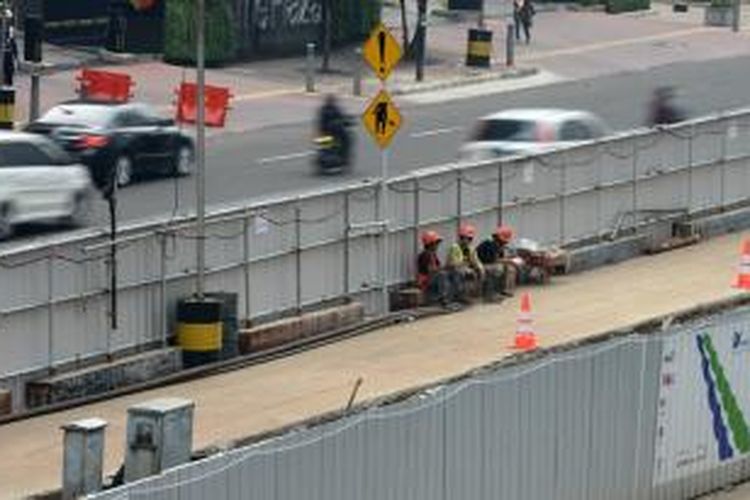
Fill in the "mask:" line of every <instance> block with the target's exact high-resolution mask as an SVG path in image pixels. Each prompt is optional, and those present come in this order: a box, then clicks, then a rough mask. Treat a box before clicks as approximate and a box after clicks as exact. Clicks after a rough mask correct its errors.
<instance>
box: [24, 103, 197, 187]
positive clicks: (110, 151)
mask: <svg viewBox="0 0 750 500" xmlns="http://www.w3.org/2000/svg"><path fill="white" fill-rule="evenodd" d="M26 130H27V131H28V132H32V133H36V134H42V135H46V136H49V137H50V138H51V139H53V140H55V141H56V142H58V143H59V144H60V145H62V146H63V147H64V148H65V149H66V150H68V151H69V152H71V153H72V154H74V155H75V156H77V157H78V158H79V159H80V161H81V162H82V163H83V164H85V165H86V166H88V168H89V170H90V171H91V176H92V178H93V180H94V183H95V184H96V185H97V187H99V188H100V189H101V190H102V191H104V192H105V194H106V193H107V192H108V191H110V190H111V188H112V186H113V183H112V180H113V179H114V180H115V181H116V182H117V186H118V187H124V186H127V185H128V184H130V183H131V182H133V181H134V180H135V179H138V178H142V177H146V176H150V175H154V174H158V175H179V176H182V175H189V174H190V173H191V171H192V168H193V141H192V139H191V138H190V137H189V136H187V135H185V134H184V133H183V132H182V131H181V130H180V129H179V128H178V127H177V126H176V125H175V122H174V120H172V119H169V118H163V117H161V116H159V115H158V114H157V113H156V112H155V111H154V110H153V108H151V107H149V106H148V105H145V104H140V103H125V104H110V103H96V102H82V101H75V102H68V103H63V104H59V105H57V106H55V107H53V108H52V109H50V110H49V111H47V113H45V114H44V116H42V117H41V118H40V119H39V120H36V121H34V122H32V123H30V124H29V125H27V127H26Z"/></svg>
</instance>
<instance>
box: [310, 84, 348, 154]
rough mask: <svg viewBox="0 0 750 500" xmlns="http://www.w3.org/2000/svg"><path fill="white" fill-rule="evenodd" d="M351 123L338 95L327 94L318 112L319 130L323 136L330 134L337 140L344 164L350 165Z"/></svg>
mask: <svg viewBox="0 0 750 500" xmlns="http://www.w3.org/2000/svg"><path fill="white" fill-rule="evenodd" d="M349 123H350V120H349V117H348V116H347V115H346V114H345V113H344V112H343V111H342V110H341V107H340V106H339V104H338V100H337V99H336V96H334V95H331V94H329V95H328V96H326V98H325V101H324V103H323V106H321V108H320V112H319V114H318V132H319V133H320V135H323V136H326V135H330V136H332V137H333V138H334V139H335V140H336V145H337V146H338V148H339V155H340V157H341V161H342V163H343V164H344V165H348V164H349V160H350V150H351V137H350V136H349V130H348V127H349Z"/></svg>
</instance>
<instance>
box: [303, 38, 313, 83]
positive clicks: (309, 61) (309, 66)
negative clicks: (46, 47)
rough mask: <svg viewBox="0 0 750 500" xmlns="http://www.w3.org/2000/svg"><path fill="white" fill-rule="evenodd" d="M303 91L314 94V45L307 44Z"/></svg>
mask: <svg viewBox="0 0 750 500" xmlns="http://www.w3.org/2000/svg"><path fill="white" fill-rule="evenodd" d="M305 90H306V91H307V92H310V93H312V92H315V44H314V43H312V42H309V43H308V44H307V57H306V58H305Z"/></svg>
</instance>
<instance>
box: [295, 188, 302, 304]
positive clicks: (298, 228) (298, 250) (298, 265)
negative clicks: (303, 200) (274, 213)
mask: <svg viewBox="0 0 750 500" xmlns="http://www.w3.org/2000/svg"><path fill="white" fill-rule="evenodd" d="M301 214H302V210H301V209H300V207H299V202H297V204H296V205H295V207H294V257H295V263H294V266H295V273H296V280H295V281H296V283H297V291H296V299H295V306H296V309H297V313H298V314H299V313H301V312H302V234H301V233H302V222H301V217H302V216H301Z"/></svg>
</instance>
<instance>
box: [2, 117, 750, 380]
mask: <svg viewBox="0 0 750 500" xmlns="http://www.w3.org/2000/svg"><path fill="white" fill-rule="evenodd" d="M392 161H398V158H397V157H396V158H393V159H392ZM749 162H750V110H740V111H736V112H732V113H727V114H722V115H717V116H711V117H706V118H702V119H698V120H694V121H691V122H686V123H684V124H680V125H676V126H672V127H666V128H663V129H658V130H645V129H644V130H636V131H632V132H628V133H624V134H621V135H617V136H613V137H609V138H606V139H603V140H599V141H595V142H590V143H585V144H582V145H579V146H575V147H571V148H568V149H564V150H559V151H554V152H549V153H545V154H542V155H539V156H534V157H514V158H508V159H503V160H495V161H488V162H483V163H478V164H471V165H461V164H452V165H448V166H443V167H436V168H431V169H424V170H421V171H416V172H413V173H410V174H408V175H405V176H403V177H399V178H394V179H390V180H389V181H388V183H387V186H388V187H387V194H388V196H387V198H388V203H387V206H386V211H385V212H384V210H383V207H382V206H381V204H382V203H381V199H382V197H381V194H382V192H381V188H380V186H381V184H380V183H377V182H370V183H367V182H365V183H359V184H356V185H352V186H346V187H340V188H334V189H330V190H325V191H318V192H311V193H308V194H304V195H300V196H294V197H284V198H281V199H278V200H272V201H264V202H260V203H255V204H249V205H247V206H243V207H241V208H237V209H227V210H224V211H223V212H214V213H212V214H211V215H210V216H209V217H208V218H207V224H208V225H207V236H206V240H205V244H206V249H207V250H206V265H207V269H206V277H207V283H206V289H207V290H209V291H211V290H216V291H224V292H236V293H237V294H238V295H239V315H240V317H245V318H259V317H262V316H268V315H273V314H279V313H280V312H282V311H285V312H288V311H299V310H302V309H303V308H305V307H308V306H311V305H314V304H320V303H321V302H325V301H329V300H335V299H340V298H342V297H353V298H356V299H358V300H362V301H363V302H364V303H365V305H366V307H367V309H368V311H369V312H370V313H377V312H380V311H383V309H384V307H383V306H384V294H383V293H382V289H383V283H384V281H385V282H387V283H388V284H395V283H403V282H405V281H408V280H410V279H412V278H413V276H414V274H415V269H414V268H415V257H416V253H417V252H418V250H419V234H420V232H421V231H422V230H424V229H427V228H430V229H436V230H438V231H439V232H440V233H442V235H443V237H444V238H445V240H446V242H448V243H450V242H451V240H452V239H453V238H452V236H453V234H454V232H455V230H456V228H457V226H458V224H459V223H460V222H461V221H471V222H473V223H474V224H475V225H476V226H477V227H478V229H479V233H480V235H487V234H489V232H490V231H491V230H492V228H494V226H495V225H496V224H497V223H498V222H499V221H500V220H502V221H503V222H504V223H507V224H510V225H512V226H513V227H514V228H515V230H516V232H517V234H518V235H519V236H521V237H523V238H529V239H532V240H535V241H538V242H539V243H542V244H554V245H568V244H572V243H576V242H580V241H583V240H591V239H598V238H602V237H616V236H617V235H618V234H620V232H622V231H631V230H632V229H633V228H636V227H638V226H639V225H643V224H649V223H651V222H653V221H657V220H664V218H666V217H675V216H686V215H689V214H694V213H697V212H704V211H711V210H720V209H722V208H724V207H730V206H735V205H737V204H740V203H744V202H747V201H748V199H750V196H749V195H748V193H750V169H748V163H749ZM383 221H386V222H387V224H381V222H383ZM386 226H387V238H384V237H383V235H384V234H386V233H385V232H384V228H385V227H386ZM384 241H387V245H385V246H386V248H384ZM195 243H196V232H195V228H194V225H193V221H192V220H172V221H169V222H168V221H166V220H165V221H164V222H162V223H158V224H155V223H154V224H142V225H138V226H135V227H129V228H125V229H123V230H122V232H121V234H120V235H119V238H118V243H117V246H118V259H117V261H116V264H117V265H116V268H117V274H118V277H119V280H118V289H117V295H118V297H117V298H118V300H117V303H118V308H117V311H116V317H117V320H118V322H117V323H118V325H117V328H116V329H114V328H112V327H111V326H110V321H109V320H110V315H111V311H110V305H109V304H110V300H109V294H110V279H109V270H110V266H111V263H110V259H109V258H108V255H109V247H108V244H107V236H106V234H104V233H103V232H101V231H100V232H99V233H98V234H96V235H93V234H92V235H88V236H78V237H62V238H60V239H59V240H57V242H56V243H54V244H45V245H44V246H36V247H34V246H32V247H29V248H25V249H23V250H19V251H15V252H12V253H6V254H3V255H1V256H0V283H2V284H3V286H2V287H0V380H4V381H5V384H6V385H13V384H15V386H17V388H18V387H20V385H21V383H20V382H19V381H20V380H22V377H21V376H20V375H18V374H23V373H28V372H30V371H31V370H42V371H44V370H46V369H48V368H51V367H54V366H56V365H59V364H61V363H63V362H68V361H75V360H77V359H85V358H88V357H91V356H93V355H96V354H104V353H111V352H113V351H119V350H122V349H125V348H132V347H133V346H142V345H144V344H147V343H151V344H153V343H155V342H165V341H166V339H167V336H168V332H169V331H170V330H171V318H172V317H173V316H174V314H173V312H174V307H175V303H176V301H177V299H178V298H180V297H185V296H188V295H190V294H191V293H192V291H193V290H194V280H195V275H196V267H195V262H196V259H195V251H196V250H195V249H196V245H195ZM444 249H445V248H444ZM383 256H385V259H382V257H383ZM383 260H385V262H383ZM384 265H385V267H386V270H385V271H384V269H383V266H384ZM386 275H387V276H386ZM384 276H385V278H384ZM14 374H15V375H14ZM0 383H2V382H0Z"/></svg>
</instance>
